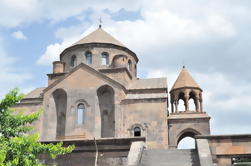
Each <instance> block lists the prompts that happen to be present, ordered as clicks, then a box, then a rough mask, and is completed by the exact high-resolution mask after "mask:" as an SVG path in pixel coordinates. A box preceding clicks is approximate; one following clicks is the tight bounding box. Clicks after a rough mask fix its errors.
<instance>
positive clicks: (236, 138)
mask: <svg viewBox="0 0 251 166" xmlns="http://www.w3.org/2000/svg"><path fill="white" fill-rule="evenodd" d="M196 139H207V140H208V143H209V146H210V150H211V154H212V158H213V162H214V163H215V164H217V165H218V166H232V158H235V157H249V158H251V135H215V136H214V135H212V136H196Z"/></svg>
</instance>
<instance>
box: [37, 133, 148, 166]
mask: <svg viewBox="0 0 251 166" xmlns="http://www.w3.org/2000/svg"><path fill="white" fill-rule="evenodd" d="M137 141H145V138H143V137H138V138H111V139H108V138H106V139H97V140H96V143H97V148H98V159H97V164H98V166H127V163H128V160H127V157H128V154H129V151H130V147H131V144H132V143H133V142H137ZM43 143H57V141H51V142H43ZM63 143H64V146H68V145H75V149H74V151H73V152H72V153H71V154H67V155H64V156H59V157H58V158H57V159H55V160H53V159H50V158H49V157H48V156H46V155H41V156H40V160H41V162H43V163H44V164H47V165H52V164H57V166H66V165H67V166H79V165H84V166H94V165H95V158H96V146H95V141H94V139H92V140H91V139H89V140H75V141H72V140H71V141H70V140H69V141H67V140H64V141H63Z"/></svg>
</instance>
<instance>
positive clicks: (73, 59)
mask: <svg viewBox="0 0 251 166" xmlns="http://www.w3.org/2000/svg"><path fill="white" fill-rule="evenodd" d="M75 66H76V56H75V55H73V56H72V57H71V67H75Z"/></svg>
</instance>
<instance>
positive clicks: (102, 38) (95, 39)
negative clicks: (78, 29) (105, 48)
mask: <svg viewBox="0 0 251 166" xmlns="http://www.w3.org/2000/svg"><path fill="white" fill-rule="evenodd" d="M87 43H108V44H114V45H118V46H121V47H125V46H124V45H123V44H122V43H121V42H120V41H118V40H117V39H115V38H114V37H112V36H111V35H110V34H109V33H107V32H106V31H104V30H103V29H102V28H101V27H99V28H98V29H97V30H95V31H93V32H92V33H90V34H89V35H87V36H85V37H84V38H82V39H81V40H79V41H78V42H76V43H75V44H73V46H74V45H79V44H87Z"/></svg>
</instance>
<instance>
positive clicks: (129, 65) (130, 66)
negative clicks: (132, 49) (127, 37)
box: [127, 60, 132, 71]
mask: <svg viewBox="0 0 251 166" xmlns="http://www.w3.org/2000/svg"><path fill="white" fill-rule="evenodd" d="M127 69H128V70H129V71H132V61H131V60H129V61H128V66H127Z"/></svg>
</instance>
